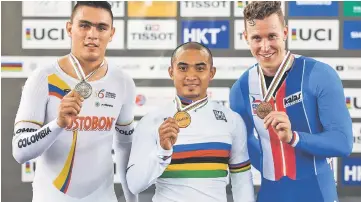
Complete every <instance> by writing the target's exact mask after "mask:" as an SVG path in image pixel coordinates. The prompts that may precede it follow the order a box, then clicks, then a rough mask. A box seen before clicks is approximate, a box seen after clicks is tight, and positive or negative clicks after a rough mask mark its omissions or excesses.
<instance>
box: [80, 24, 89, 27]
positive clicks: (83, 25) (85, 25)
mask: <svg viewBox="0 0 361 202" xmlns="http://www.w3.org/2000/svg"><path fill="white" fill-rule="evenodd" d="M80 27H81V28H88V27H89V25H88V24H85V23H82V24H80Z"/></svg>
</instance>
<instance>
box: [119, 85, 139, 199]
mask: <svg viewBox="0 0 361 202" xmlns="http://www.w3.org/2000/svg"><path fill="white" fill-rule="evenodd" d="M125 82H126V87H125V88H124V89H125V91H124V94H123V97H124V99H125V100H124V104H123V105H122V108H121V111H120V113H119V117H118V119H117V122H116V124H115V130H116V134H115V137H114V145H113V146H114V154H115V158H116V159H117V162H118V163H117V164H118V167H117V170H118V172H119V175H120V181H121V184H122V188H123V192H124V197H125V199H126V201H127V202H133V201H134V202H136V201H138V195H134V194H132V193H131V192H130V191H129V188H128V184H127V181H126V179H125V171H126V168H127V164H128V160H129V155H130V149H131V147H132V137H133V135H132V134H133V132H134V122H133V120H134V107H135V106H134V105H135V84H134V81H133V80H132V79H131V78H127V80H126V81H125Z"/></svg>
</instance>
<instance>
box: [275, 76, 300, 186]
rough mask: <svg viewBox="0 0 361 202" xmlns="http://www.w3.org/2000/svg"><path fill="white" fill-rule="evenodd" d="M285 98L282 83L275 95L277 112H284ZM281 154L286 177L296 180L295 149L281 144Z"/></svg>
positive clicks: (284, 83)
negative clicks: (283, 159) (282, 154)
mask: <svg viewBox="0 0 361 202" xmlns="http://www.w3.org/2000/svg"><path fill="white" fill-rule="evenodd" d="M285 97H286V82H283V84H282V85H281V87H280V88H279V89H278V91H277V95H276V105H277V111H282V112H286V113H287V111H286V108H285V107H284V104H283V99H284V98H285ZM283 152H284V155H285V163H286V175H287V176H288V177H289V178H291V179H294V180H295V179H296V159H295V149H294V148H293V147H292V146H291V145H289V144H287V143H283Z"/></svg>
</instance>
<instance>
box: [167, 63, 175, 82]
mask: <svg viewBox="0 0 361 202" xmlns="http://www.w3.org/2000/svg"><path fill="white" fill-rule="evenodd" d="M168 74H169V77H170V78H171V79H172V80H174V79H173V67H172V66H169V67H168Z"/></svg>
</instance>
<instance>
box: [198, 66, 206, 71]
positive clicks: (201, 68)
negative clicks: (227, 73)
mask: <svg viewBox="0 0 361 202" xmlns="http://www.w3.org/2000/svg"><path fill="white" fill-rule="evenodd" d="M205 68H206V67H205V66H204V65H199V66H196V70H197V71H199V72H201V71H203V70H204V69H205Z"/></svg>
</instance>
